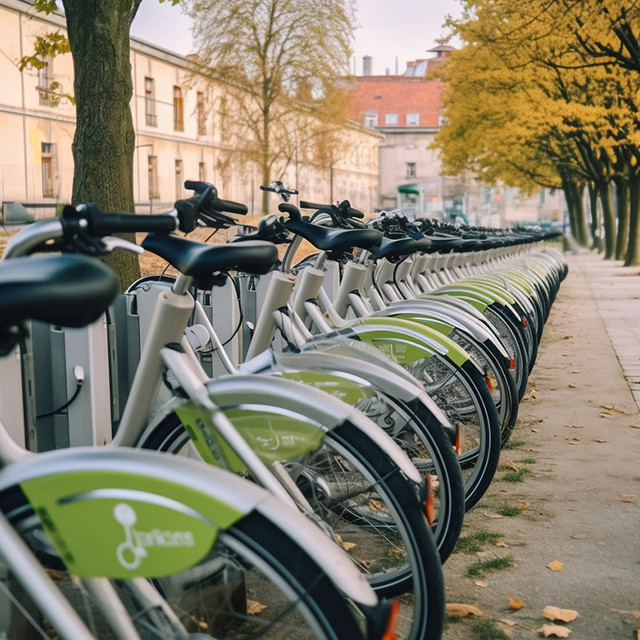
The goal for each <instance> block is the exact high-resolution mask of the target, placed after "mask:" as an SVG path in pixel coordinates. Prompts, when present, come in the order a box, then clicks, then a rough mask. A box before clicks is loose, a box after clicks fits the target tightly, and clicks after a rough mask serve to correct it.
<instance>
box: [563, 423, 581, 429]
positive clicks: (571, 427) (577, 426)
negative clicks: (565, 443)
mask: <svg viewBox="0 0 640 640" xmlns="http://www.w3.org/2000/svg"><path fill="white" fill-rule="evenodd" d="M564 426H565V427H568V428H569V429H584V425H583V424H565V425H564Z"/></svg>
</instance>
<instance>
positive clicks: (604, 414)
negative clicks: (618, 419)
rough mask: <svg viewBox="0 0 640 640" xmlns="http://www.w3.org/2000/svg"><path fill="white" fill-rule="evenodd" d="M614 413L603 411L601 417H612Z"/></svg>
mask: <svg viewBox="0 0 640 640" xmlns="http://www.w3.org/2000/svg"><path fill="white" fill-rule="evenodd" d="M612 415H613V414H612V413H601V414H600V417H601V418H610V417H611V416H612Z"/></svg>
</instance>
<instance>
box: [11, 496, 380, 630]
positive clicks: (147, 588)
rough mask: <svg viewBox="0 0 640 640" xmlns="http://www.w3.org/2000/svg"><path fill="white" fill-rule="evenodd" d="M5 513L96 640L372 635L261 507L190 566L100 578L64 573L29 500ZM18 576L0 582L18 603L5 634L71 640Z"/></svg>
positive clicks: (292, 533) (359, 615)
mask: <svg viewBox="0 0 640 640" xmlns="http://www.w3.org/2000/svg"><path fill="white" fill-rule="evenodd" d="M16 497H17V493H16V494H14V496H13V498H16ZM22 500H23V499H21V498H20V497H18V502H21V501H22ZM276 506H279V505H276ZM7 516H8V518H9V520H10V521H11V522H12V523H13V525H14V526H15V528H16V530H17V531H18V532H19V533H20V535H21V536H22V537H23V539H24V540H25V541H26V542H27V543H28V544H29V545H30V547H31V548H32V550H33V551H34V553H35V554H36V555H37V556H38V558H39V559H40V561H41V562H42V564H43V566H45V567H46V569H47V571H48V572H49V574H50V575H51V576H53V578H54V579H55V582H56V584H57V586H58V587H59V589H60V590H61V591H62V592H63V594H64V595H65V597H66V598H67V600H68V601H69V602H71V604H72V605H73V607H74V608H75V609H76V611H77V612H78V613H79V614H80V616H81V618H82V619H83V620H84V622H85V624H86V626H87V627H88V629H89V630H90V631H91V633H93V635H94V636H95V637H96V638H100V640H111V639H114V640H115V639H119V640H120V639H122V638H127V639H128V638H132V637H139V638H141V639H142V640H158V639H160V638H162V639H164V640H170V639H175V640H178V639H180V640H185V639H188V638H193V639H194V640H196V639H202V638H205V637H213V638H216V639H217V640H223V639H224V640H240V639H242V640H247V639H251V638H260V639H271V640H283V639H285V638H294V637H295V638H301V639H308V640H318V639H321V640H342V639H343V638H362V639H364V638H366V637H368V636H367V631H366V629H367V620H366V616H365V615H364V614H362V613H361V611H360V610H358V609H356V608H355V607H354V605H353V604H352V603H350V602H349V601H348V600H346V599H345V598H344V596H343V595H342V594H341V593H340V592H339V591H338V590H337V588H336V587H335V586H334V584H333V583H332V582H331V581H330V580H329V579H328V577H327V575H326V573H325V572H324V571H323V569H322V567H321V566H319V565H318V564H317V562H316V561H315V560H313V559H312V558H311V557H310V556H309V555H308V553H307V552H306V551H304V550H303V549H302V548H301V547H300V546H299V545H298V544H297V543H296V540H295V536H296V531H295V530H293V529H292V530H291V531H283V530H282V529H281V528H280V527H278V526H276V525H275V524H274V523H273V522H272V521H271V520H270V519H269V518H267V517H265V516H264V515H263V514H261V513H260V512H259V511H252V512H251V513H249V514H247V515H246V516H245V517H243V518H242V519H241V520H240V521H239V522H237V523H236V524H235V525H233V526H232V527H231V528H229V529H227V530H226V531H221V532H220V533H219V535H218V537H217V539H216V541H215V544H214V546H213V547H212V549H211V550H210V552H209V554H208V555H207V556H206V557H205V558H203V559H202V560H201V561H200V562H199V563H198V564H197V565H196V566H194V567H192V568H191V569H189V570H187V571H182V572H180V573H177V574H174V575H171V576H168V577H162V578H155V579H152V580H147V579H145V578H134V579H132V580H112V581H107V580H106V579H98V580H99V582H97V581H96V579H84V580H79V579H78V578H76V577H74V576H72V575H70V574H68V573H67V572H66V569H65V567H64V565H63V564H62V562H61V561H60V559H59V556H58V554H57V552H56V549H55V548H54V547H53V545H52V544H51V542H50V540H49V538H48V536H47V534H46V533H45V531H44V530H43V528H42V525H41V522H40V519H39V518H38V516H36V515H35V514H34V512H33V511H32V510H31V508H30V506H29V505H28V504H25V503H24V502H23V503H22V504H21V506H16V507H13V508H12V509H10V510H9V512H8V514H7ZM96 553H100V549H99V542H96ZM15 582H16V581H15V579H14V578H13V577H12V576H11V575H9V576H8V577H7V578H6V579H5V580H4V581H3V584H2V586H4V587H7V588H8V590H10V591H11V598H12V600H13V607H12V612H11V615H10V616H7V617H6V619H4V620H2V621H0V629H2V630H3V631H6V633H7V634H10V635H7V637H20V638H22V639H27V638H52V639H54V638H55V639H57V638H61V637H62V638H66V637H67V636H65V635H64V630H60V629H57V630H55V631H54V630H53V629H52V628H51V625H50V624H49V622H48V621H47V620H46V619H44V618H43V617H42V616H41V615H40V614H39V612H38V611H37V610H36V609H35V608H34V607H33V606H32V605H31V604H30V601H29V598H28V595H27V594H26V592H25V591H24V590H21V589H16V588H14V587H15ZM3 590H4V591H7V589H3ZM127 629H129V630H130V631H129V632H127ZM132 634H137V636H136V635H132Z"/></svg>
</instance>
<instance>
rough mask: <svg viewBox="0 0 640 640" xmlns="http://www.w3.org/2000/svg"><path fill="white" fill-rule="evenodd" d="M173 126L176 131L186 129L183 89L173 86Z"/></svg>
mask: <svg viewBox="0 0 640 640" xmlns="http://www.w3.org/2000/svg"><path fill="white" fill-rule="evenodd" d="M173 128H174V130H175V131H184V101H183V100H182V89H181V88H180V87H176V86H174V87H173Z"/></svg>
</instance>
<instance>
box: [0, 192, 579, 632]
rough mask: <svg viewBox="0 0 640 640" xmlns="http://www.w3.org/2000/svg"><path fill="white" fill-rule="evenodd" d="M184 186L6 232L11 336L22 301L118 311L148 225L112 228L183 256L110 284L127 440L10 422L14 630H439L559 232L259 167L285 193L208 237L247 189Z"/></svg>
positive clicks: (0, 486)
mask: <svg viewBox="0 0 640 640" xmlns="http://www.w3.org/2000/svg"><path fill="white" fill-rule="evenodd" d="M185 186H186V188H188V189H192V190H193V191H194V195H193V197H191V198H189V199H187V200H182V201H178V202H176V204H175V207H174V209H173V211H171V212H169V213H167V214H164V215H157V216H139V215H136V216H127V215H117V214H106V213H103V212H101V211H100V209H99V208H98V207H97V206H96V205H95V204H87V205H80V206H77V207H71V206H68V207H65V209H64V210H63V212H62V215H61V216H60V218H57V219H55V220H48V221H42V222H37V223H35V224H33V225H31V226H29V227H28V228H25V229H24V230H23V231H21V232H19V233H18V234H17V235H16V236H15V237H14V238H13V240H12V241H11V243H10V244H9V246H8V247H7V249H6V250H5V253H4V256H3V261H2V263H1V264H0V347H1V350H2V353H3V354H5V355H6V354H9V353H13V352H14V350H15V349H16V346H17V345H20V344H21V343H22V342H24V337H25V334H26V331H27V327H28V322H27V321H31V320H37V321H44V322H48V323H52V324H54V325H58V326H61V327H81V326H85V325H87V324H89V323H92V322H95V321H96V320H98V319H100V318H103V317H104V316H103V314H104V312H105V311H106V310H107V309H108V308H109V307H110V305H112V304H113V302H114V299H115V298H116V294H117V285H116V283H115V280H114V276H113V274H112V273H111V271H110V270H109V269H108V268H107V267H105V266H104V265H103V264H102V262H100V261H99V260H97V259H96V256H99V255H103V254H106V253H109V252H111V251H112V250H113V248H114V247H120V248H128V249H131V250H137V249H138V248H137V247H135V245H131V244H130V243H127V242H125V241H122V240H120V239H116V240H114V239H113V238H111V235H112V234H115V233H120V232H146V233H148V235H147V236H146V237H145V239H144V241H143V242H142V247H143V248H144V249H145V250H147V251H151V252H153V253H155V254H157V255H158V256H160V257H162V258H164V259H165V260H166V261H167V263H168V264H170V265H171V266H173V267H174V269H175V270H177V272H178V273H179V275H178V276H177V277H168V276H165V275H159V276H151V277H146V278H142V279H141V280H139V281H138V282H136V283H134V284H133V285H132V286H131V287H130V288H129V289H128V291H127V292H126V293H125V295H124V297H123V298H120V299H121V300H122V299H124V300H126V308H127V313H128V314H129V316H132V315H135V316H137V317H138V320H139V323H138V326H139V327H141V329H140V331H141V335H140V336H139V339H140V347H141V348H140V353H139V355H138V353H137V349H131V348H129V349H127V348H122V341H120V343H119V344H120V345H121V348H120V349H119V350H117V351H118V352H117V356H118V358H120V359H122V360H125V361H127V363H128V366H129V368H131V367H133V369H135V375H134V376H133V379H132V381H131V383H129V381H128V380H127V381H126V384H125V381H124V380H120V384H119V385H118V387H119V389H120V392H121V391H122V388H123V387H126V391H127V392H126V401H125V402H124V409H123V411H122V412H121V414H119V416H118V420H117V425H116V427H117V428H116V429H115V433H114V435H113V439H112V440H111V442H109V443H108V444H106V445H105V444H103V443H95V446H85V447H74V448H71V449H61V450H56V451H48V452H37V453H33V452H29V451H27V450H26V449H25V448H23V447H21V446H19V445H18V444H17V443H16V442H15V441H14V439H12V437H11V436H10V435H9V433H10V432H9V430H8V429H7V428H6V425H0V462H1V464H2V468H1V469H0V528H1V531H0V555H1V556H2V559H3V564H4V566H5V567H6V570H5V572H4V575H5V578H4V580H1V581H0V586H2V587H3V588H2V591H3V592H4V593H5V596H6V597H5V598H4V599H2V598H0V606H4V607H5V609H6V615H1V616H0V627H1V628H2V631H3V632H5V633H6V635H7V637H9V638H14V637H15V638H17V637H20V638H28V637H55V638H57V637H62V638H73V639H74V640H77V639H79V638H91V637H95V638H100V639H102V638H112V637H113V638H126V639H129V638H194V639H195V638H204V637H215V638H225V639H227V638H228V639H231V638H258V637H260V638H270V639H277V638H334V639H336V640H338V639H339V640H344V639H347V638H348V639H351V638H353V639H357V638H368V639H377V640H391V639H393V638H406V639H415V640H422V639H428V640H437V639H438V638H441V636H442V628H443V622H444V584H443V577H442V563H443V562H444V561H445V560H446V559H447V557H448V556H449V554H450V553H451V551H452V550H453V547H454V546H455V543H456V541H457V539H458V536H459V534H460V530H461V527H462V522H463V518H464V513H465V512H466V511H467V510H468V509H470V508H471V507H472V506H473V505H475V504H476V503H477V502H478V500H480V498H481V497H482V495H483V494H484V492H485V491H486V489H487V487H488V486H489V484H490V483H491V480H492V478H493V475H494V473H495V471H496V468H497V465H498V459H499V456H500V450H501V447H502V445H504V443H505V442H506V441H507V440H508V439H509V436H510V435H511V432H512V430H513V428H514V425H515V423H516V418H517V413H518V405H519V402H520V400H521V399H522V397H523V395H524V393H525V389H526V386H527V379H528V375H529V373H530V371H531V368H532V367H533V364H534V362H535V357H536V351H537V348H538V344H539V342H540V338H541V335H542V330H543V326H544V323H545V321H546V319H547V317H548V314H549V311H550V308H551V305H552V303H553V300H554V297H555V295H556V293H557V291H558V288H559V286H560V283H561V281H562V280H563V278H564V277H565V276H566V273H567V266H566V263H565V261H564V260H563V258H562V255H561V254H560V253H559V252H557V251H555V250H550V249H549V248H548V246H545V241H546V240H548V239H549V235H548V234H546V233H544V232H542V231H540V230H526V231H525V230H510V231H496V230H488V229H485V230H482V229H468V228H459V227H453V226H449V225H442V224H437V223H434V222H433V221H428V220H418V221H415V222H408V221H407V220H406V219H405V218H403V217H402V216H398V215H394V214H392V213H387V214H382V215H380V216H379V217H378V218H375V219H373V220H369V221H367V222H365V221H364V216H363V214H362V213H361V212H360V211H358V210H356V209H355V208H353V207H351V205H350V204H349V203H348V202H347V201H345V202H343V203H341V204H339V205H337V204H336V205H329V206H323V205H318V204H313V203H304V202H300V203H299V205H300V208H299V207H297V206H295V205H293V204H292V203H291V202H290V197H291V196H292V195H296V192H295V191H293V190H288V189H286V188H285V187H284V186H283V185H282V184H281V183H272V184H271V185H269V186H266V187H263V188H264V189H267V190H269V191H272V192H274V193H276V194H278V195H279V196H280V198H281V199H282V202H281V203H280V204H279V207H278V208H279V213H280V215H270V216H267V217H265V218H263V219H261V220H260V222H259V224H258V227H257V228H256V229H255V231H253V232H251V233H244V234H238V235H236V236H234V237H233V238H232V239H231V241H229V242H227V243H220V244H203V243H199V242H195V241H193V240H191V239H189V238H187V237H186V235H187V234H188V233H190V232H191V231H193V230H194V229H195V228H196V226H208V227H211V228H213V229H222V228H231V227H234V226H236V225H237V224H238V222H237V221H236V219H235V218H232V217H231V216H229V215H228V214H229V213H230V214H232V215H242V214H243V213H246V207H244V205H241V204H239V203H235V202H231V201H226V200H222V199H221V198H219V197H218V194H217V191H216V189H215V187H213V186H212V185H209V184H206V183H202V182H190V181H188V182H187V183H185ZM300 209H306V210H310V211H314V213H313V214H312V215H310V216H303V215H302V214H301V211H300ZM176 229H178V230H180V231H182V232H183V233H184V235H182V236H179V235H175V234H172V233H171V232H172V231H174V230H176ZM303 241H306V242H307V243H310V244H311V245H312V246H313V247H314V248H315V249H314V252H313V253H312V255H309V256H307V257H306V258H305V259H303V260H302V261H299V262H297V263H296V261H295V255H296V253H297V251H298V250H299V248H300V244H301V242H303ZM278 245H286V251H285V252H284V254H282V253H281V252H280V251H279V249H278ZM51 250H54V251H57V252H60V251H61V252H62V255H59V254H56V255H49V254H45V255H31V254H41V253H43V252H50V251H51ZM82 254H84V255H82ZM229 283H231V284H229ZM229 291H231V292H232V294H233V295H234V297H235V298H237V301H236V303H234V304H237V306H236V307H235V308H233V309H231V308H229V305H228V301H227V296H228V293H229ZM149 300H151V301H152V302H153V304H148V302H149ZM223 300H224V302H222V301H223ZM145 314H146V315H147V316H148V317H146V318H142V316H143V315H145ZM220 314H228V315H231V314H233V317H234V322H233V323H234V324H235V330H234V332H233V335H232V336H231V338H230V339H229V340H228V344H223V343H222V340H221V339H220V338H219V336H218V334H217V333H216V322H217V318H219V317H220ZM116 315H117V314H113V313H109V314H108V317H109V318H110V321H111V320H113V318H115V317H116ZM116 329H117V327H116ZM225 337H228V336H225ZM125 343H126V341H125ZM132 361H133V364H131V362H132ZM126 368H127V367H125V369H126ZM83 375H84V372H83ZM86 375H87V376H88V377H90V376H91V375H92V372H91V371H89V372H88V373H87V374H86ZM76 381H77V382H78V386H77V390H76V391H78V390H79V389H80V388H81V386H82V384H83V380H80V379H79V378H78V376H77V374H76ZM0 393H1V392H0ZM74 397H75V396H74ZM74 397H72V398H71V399H70V400H69V403H70V402H73V400H74ZM69 403H66V405H67V406H68V404H69ZM67 406H63V407H60V408H59V409H58V411H60V412H61V413H63V412H64V411H65V410H66V409H67ZM89 420H90V416H87V422H89ZM99 444H100V445H101V446H98V445H99ZM407 592H411V593H413V596H414V597H413V599H412V604H411V606H407V605H403V606H400V605H399V604H398V602H397V601H396V600H394V597H395V596H398V595H400V594H404V593H407ZM2 625H4V626H2ZM27 629H31V631H30V632H28V631H27ZM34 630H35V631H34ZM29 633H31V634H32V635H29ZM37 634H40V635H37Z"/></svg>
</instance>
